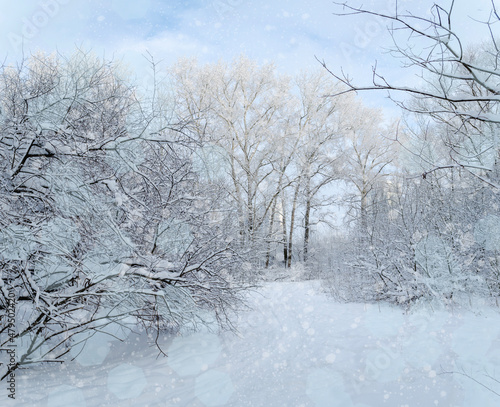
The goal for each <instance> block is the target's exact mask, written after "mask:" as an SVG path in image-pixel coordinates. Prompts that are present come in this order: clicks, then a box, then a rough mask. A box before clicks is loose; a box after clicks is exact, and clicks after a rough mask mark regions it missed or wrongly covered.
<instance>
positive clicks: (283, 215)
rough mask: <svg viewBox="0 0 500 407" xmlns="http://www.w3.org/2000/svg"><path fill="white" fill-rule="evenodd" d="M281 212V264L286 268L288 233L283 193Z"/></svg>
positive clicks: (283, 195) (282, 195) (283, 194)
mask: <svg viewBox="0 0 500 407" xmlns="http://www.w3.org/2000/svg"><path fill="white" fill-rule="evenodd" d="M281 206H282V208H281V211H282V217H281V225H282V228H283V229H282V230H283V262H284V264H285V268H286V266H287V261H288V242H287V239H288V232H287V230H286V202H285V193H284V192H282V194H281Z"/></svg>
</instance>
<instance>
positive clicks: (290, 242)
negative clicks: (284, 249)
mask: <svg viewBox="0 0 500 407" xmlns="http://www.w3.org/2000/svg"><path fill="white" fill-rule="evenodd" d="M299 189H300V178H299V180H298V181H297V186H296V188H295V192H294V194H293V203H292V213H291V215H290V237H289V238H288V258H287V259H286V262H287V267H291V266H292V254H293V229H294V227H295V212H296V210H297V200H298V197H299Z"/></svg>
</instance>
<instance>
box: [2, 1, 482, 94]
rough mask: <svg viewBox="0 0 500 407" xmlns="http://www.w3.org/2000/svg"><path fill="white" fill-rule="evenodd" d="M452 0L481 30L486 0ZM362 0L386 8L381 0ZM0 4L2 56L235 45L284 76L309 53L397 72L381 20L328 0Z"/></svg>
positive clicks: (131, 59)
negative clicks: (348, 13) (347, 12)
mask: <svg viewBox="0 0 500 407" xmlns="http://www.w3.org/2000/svg"><path fill="white" fill-rule="evenodd" d="M350 3H351V4H360V3H361V2H360V0H357V1H351V2H350ZM440 3H441V4H443V5H448V4H449V1H440ZM456 3H457V9H456V13H457V22H458V26H459V29H461V30H463V31H464V32H465V33H467V36H469V37H470V38H471V40H473V41H477V40H479V39H480V38H482V36H485V35H486V32H485V31H481V30H478V29H477V28H474V29H472V27H477V24H474V23H473V21H472V19H471V18H476V19H482V20H485V19H487V17H488V12H489V10H490V5H491V3H490V0H474V1H470V0H457V1H456ZM363 4H364V5H365V6H366V7H370V8H372V9H374V10H377V11H393V10H394V1H390V0H371V1H370V0H366V1H363ZM431 4H432V2H431V1H427V0H424V1H411V0H400V2H399V9H400V10H401V9H410V10H412V11H413V12H416V13H419V14H420V15H423V16H426V15H427V13H428V11H429V6H430V5H431ZM0 5H1V12H0V51H1V54H2V56H3V57H7V59H8V60H9V61H16V60H17V61H18V60H19V59H20V58H21V55H22V53H23V52H24V54H29V53H31V52H35V51H37V50H44V51H48V52H51V51H54V50H58V51H60V52H63V53H68V52H71V50H73V49H74V47H75V46H80V47H83V48H85V49H92V50H94V51H95V52H96V53H98V54H99V55H106V56H107V57H113V58H116V59H123V60H125V61H126V62H127V63H128V64H130V65H131V67H132V68H133V69H134V70H136V71H139V72H140V70H141V69H142V68H141V67H143V66H144V63H145V59H144V58H143V57H142V55H143V54H145V53H146V51H149V52H150V53H151V54H152V55H154V56H155V58H156V59H157V60H162V61H163V63H164V64H165V65H168V64H171V63H173V62H175V60H176V59H177V58H179V57H181V56H196V57H198V59H199V60H200V61H202V62H215V61H217V60H219V59H221V58H222V59H226V60H231V59H232V58H234V57H235V56H237V55H239V54H242V53H243V54H246V55H247V56H249V57H251V58H255V59H257V60H259V61H260V62H267V61H273V62H274V63H275V64H276V66H277V68H278V70H280V71H283V72H286V73H290V74H293V73H296V72H298V71H299V70H300V69H304V68H309V67H318V66H319V64H318V62H317V61H316V59H315V56H317V57H318V58H320V59H324V60H325V61H327V62H328V64H329V66H331V67H332V69H334V70H336V71H337V72H338V70H339V69H340V67H343V68H344V70H346V71H347V72H349V73H350V74H352V75H353V76H355V77H356V78H359V80H360V81H362V80H363V79H364V80H365V82H366V81H369V79H370V78H369V73H370V68H371V65H372V64H373V63H374V61H375V60H377V61H378V64H379V66H380V67H381V69H385V70H386V72H391V73H393V74H394V75H399V76H401V75H404V73H402V70H401V69H399V68H398V66H399V62H398V61H397V60H394V59H392V58H389V57H388V56H387V55H385V54H384V53H383V49H384V48H385V47H387V46H389V45H390V36H389V35H388V33H387V30H386V29H385V27H384V26H383V25H382V23H381V22H380V21H378V20H376V19H375V18H373V17H369V16H357V17H337V16H335V15H334V13H335V12H340V11H341V9H340V8H339V7H338V6H335V5H334V4H333V2H332V1H330V0H310V1H308V2H306V1H303V0H192V1H181V0H18V1H12V0H0ZM403 77H404V76H403ZM373 100H374V99H372V103H373Z"/></svg>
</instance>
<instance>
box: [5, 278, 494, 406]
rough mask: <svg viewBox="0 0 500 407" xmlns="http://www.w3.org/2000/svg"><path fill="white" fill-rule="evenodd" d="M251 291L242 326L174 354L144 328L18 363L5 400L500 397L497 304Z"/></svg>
mask: <svg viewBox="0 0 500 407" xmlns="http://www.w3.org/2000/svg"><path fill="white" fill-rule="evenodd" d="M250 301H251V303H252V304H253V305H254V307H255V309H254V310H253V311H248V312H245V313H242V314H241V316H240V320H239V321H238V329H239V335H234V334H231V333H224V334H222V335H215V334H212V333H209V332H201V333H197V334H194V335H189V336H186V337H162V338H159V342H160V344H161V345H162V347H163V348H164V349H165V350H166V351H167V352H168V358H165V357H163V356H161V355H160V356H158V351H157V349H156V348H155V347H148V346H147V345H146V342H147V341H146V339H147V338H145V337H144V335H143V336H140V335H135V334H131V335H129V336H128V337H127V338H126V340H125V341H124V342H120V341H118V340H111V339H112V338H110V337H109V336H107V335H101V336H99V337H97V336H96V337H94V338H93V339H92V341H90V342H89V344H88V346H87V347H86V348H85V349H84V350H83V351H82V352H81V353H80V354H78V356H77V357H76V360H75V361H73V362H71V363H67V364H65V365H63V366H62V367H60V366H54V365H51V366H43V367H36V368H33V369H32V370H30V371H24V372H19V373H18V378H17V400H16V402H14V403H12V402H10V400H9V399H7V398H6V397H5V398H2V402H1V403H0V404H1V405H2V406H4V405H5V406H7V405H16V406H17V405H19V406H30V407H36V406H43V407H46V406H47V407H62V406H65V407H66V406H71V407H83V406H87V407H91V406H92V407H94V406H96V407H97V406H138V407H145V406H149V407H153V406H154V407H159V406H165V407H167V406H189V407H203V406H209V407H210V406H234V407H245V406H255V407H260V406H262V407H264V406H266V407H273V406H276V407H299V406H301V407H313V406H322V407H330V406H331V407H336V406H338V407H368V406H371V407H376V406H398V407H403V406H404V407H417V406H425V407H430V406H447V407H448V406H457V407H459V406H460V407H462V406H463V407H475V406H478V407H488V406H495V407H497V406H498V405H500V396H498V395H495V394H494V393H493V392H491V391H488V390H487V389H485V387H484V386H488V387H490V388H491V389H492V390H494V391H497V392H500V384H498V383H497V382H495V380H494V379H495V378H499V379H500V336H499V334H500V316H499V315H498V313H497V310H495V309H490V308H487V307H482V308H481V307H479V311H477V312H476V313H474V314H473V313H471V312H470V311H460V310H459V309H455V310H453V311H439V310H434V311H431V310H425V309H419V310H413V311H412V312H411V313H408V314H404V313H403V312H402V311H401V310H399V309H396V308H392V307H390V306H388V305H380V306H378V305H375V306H374V305H364V304H340V303H336V302H334V301H333V300H332V299H331V298H329V297H328V296H326V295H324V294H322V293H321V292H320V289H319V284H317V283H316V282H300V283H270V284H268V285H266V286H265V288H263V289H261V290H260V291H259V292H255V293H253V294H252V295H251V299H250ZM75 355H76V352H75ZM447 372H456V373H454V374H451V373H447ZM464 373H465V374H466V375H468V376H470V377H466V376H465V375H464ZM474 379H475V380H477V381H478V382H480V383H481V384H478V383H477V382H475V381H474ZM483 385H484V386H483ZM6 400H7V401H6Z"/></svg>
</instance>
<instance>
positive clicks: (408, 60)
mask: <svg viewBox="0 0 500 407" xmlns="http://www.w3.org/2000/svg"><path fill="white" fill-rule="evenodd" d="M335 4H337V5H338V6H339V7H342V8H343V9H344V12H342V13H340V14H337V15H339V16H344V17H345V16H349V15H359V14H366V15H370V16H374V17H376V18H379V19H383V20H385V21H387V23H388V30H389V33H390V34H391V36H392V38H393V41H394V47H393V48H392V50H391V51H392V53H393V54H394V55H395V56H396V57H397V58H399V59H401V60H402V61H403V62H404V65H405V67H412V68H418V69H420V70H421V72H422V74H421V75H420V79H421V81H419V82H420V83H422V85H419V86H417V87H411V86H399V85H395V84H394V83H392V81H391V79H390V78H387V77H385V76H384V74H383V73H381V72H379V71H378V69H377V67H376V65H375V66H374V67H373V80H372V84H371V85H358V84H355V83H353V82H352V79H351V78H349V76H348V75H346V74H344V73H342V74H337V73H334V72H331V71H330V73H331V74H332V75H333V76H334V77H335V78H336V79H338V80H339V81H341V82H342V83H343V84H344V85H346V90H344V91H343V92H351V91H364V90H384V91H389V92H390V95H391V97H393V100H395V101H396V103H397V104H398V105H399V106H401V107H402V108H403V109H406V110H409V111H411V112H415V113H419V114H420V113H421V114H426V115H429V116H431V117H433V118H434V119H436V120H438V121H440V122H442V123H446V124H447V125H448V126H450V129H452V131H451V133H453V137H449V138H448V139H447V140H446V142H447V145H448V148H449V150H450V153H451V154H450V157H449V162H448V163H446V164H445V165H434V167H431V168H429V171H433V170H435V169H439V168H442V167H444V168H452V167H460V168H462V169H465V170H471V174H474V175H475V176H476V177H478V178H479V179H481V180H482V181H485V182H487V183H491V184H492V185H494V186H495V187H498V184H497V183H496V181H495V180H491V179H489V178H488V177H485V176H484V172H486V173H488V172H490V171H491V170H492V168H491V166H487V165H481V164H480V163H477V162H469V160H468V153H464V151H463V150H462V146H463V144H464V141H466V140H464V139H467V138H468V134H470V133H471V132H475V133H477V134H481V133H482V130H483V129H484V127H485V126H490V127H495V128H496V127H497V126H498V124H499V123H500V120H499V118H498V94H499V92H500V88H499V79H500V71H499V70H498V62H499V57H500V52H499V48H498V42H497V32H496V30H497V24H495V23H498V20H499V14H498V12H497V8H496V5H495V2H494V1H492V2H491V12H490V15H489V18H488V19H487V20H486V21H483V22H481V21H475V23H476V24H477V25H478V27H480V26H483V27H485V28H487V29H488V31H489V32H490V39H489V41H488V42H486V43H484V44H480V45H479V46H477V45H476V47H475V48H476V50H472V49H471V48H470V46H468V45H467V41H466V39H465V38H463V37H461V36H460V34H459V33H458V30H457V27H456V24H455V19H454V10H455V1H451V2H450V3H449V7H447V8H444V7H443V6H441V5H439V4H437V3H436V4H434V6H433V7H432V9H431V17H427V16H420V15H415V14H412V13H411V12H406V11H404V10H402V9H401V7H400V5H399V4H398V2H396V3H395V8H394V14H383V13H378V12H376V11H372V10H369V9H366V8H363V7H354V6H351V5H349V4H348V3H335ZM323 65H324V66H325V68H327V67H326V64H325V63H323ZM327 69H328V68H327ZM340 93H342V92H340ZM396 93H403V94H406V95H411V96H413V98H412V99H411V100H410V101H409V102H408V101H405V100H397V99H396V98H395V94H396ZM448 134H450V133H448ZM490 144H491V143H490ZM476 145H478V146H479V145H482V147H483V148H485V147H486V146H485V143H476ZM486 148H487V147H486ZM480 153H481V152H476V154H480ZM477 169H481V170H483V172H478V171H475V170H477Z"/></svg>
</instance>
